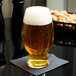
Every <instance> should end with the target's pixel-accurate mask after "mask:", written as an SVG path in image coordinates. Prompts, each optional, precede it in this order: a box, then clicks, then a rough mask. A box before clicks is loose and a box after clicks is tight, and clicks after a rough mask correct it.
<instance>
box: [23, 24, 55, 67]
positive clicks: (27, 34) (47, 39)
mask: <svg viewBox="0 0 76 76" xmlns="http://www.w3.org/2000/svg"><path fill="white" fill-rule="evenodd" d="M53 40H54V31H53V25H52V23H50V24H48V25H43V26H37V25H36V26H35V25H27V24H24V23H23V29H22V41H23V44H24V47H25V49H26V50H27V51H28V52H29V57H28V60H27V65H28V66H29V67H31V68H43V67H45V66H47V65H48V64H49V61H48V57H47V54H46V53H47V51H48V50H49V49H50V48H51V46H52V44H53Z"/></svg>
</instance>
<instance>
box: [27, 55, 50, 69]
mask: <svg viewBox="0 0 76 76" xmlns="http://www.w3.org/2000/svg"><path fill="white" fill-rule="evenodd" d="M48 64H49V62H48V57H47V55H29V57H28V60H27V65H28V66H29V67H30V68H44V67H46V66H47V65H48Z"/></svg>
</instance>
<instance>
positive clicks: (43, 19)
mask: <svg viewBox="0 0 76 76" xmlns="http://www.w3.org/2000/svg"><path fill="white" fill-rule="evenodd" d="M23 22H24V23H25V24H29V25H40V26H41V25H47V24H50V23H52V17H51V14H50V10H49V9H48V8H47V7H43V6H32V7H28V8H26V10H25V14H24V19H23Z"/></svg>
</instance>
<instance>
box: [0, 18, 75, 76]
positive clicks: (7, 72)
mask: <svg viewBox="0 0 76 76" xmlns="http://www.w3.org/2000/svg"><path fill="white" fill-rule="evenodd" d="M10 27H11V19H5V48H4V49H5V50H4V54H5V59H6V65H5V67H0V76H27V75H29V73H27V72H25V71H24V70H22V69H20V68H18V67H16V66H14V65H12V64H11V63H10V60H11V59H12V57H13V51H14V46H13V42H12V38H11V29H10ZM73 42H74V41H73ZM49 53H52V54H55V55H56V56H57V57H60V58H63V59H66V60H68V61H69V64H67V65H64V66H61V67H59V68H57V69H55V70H52V71H49V72H47V73H46V76H76V46H75V43H72V42H71V41H70V43H68V42H65V40H64V41H61V40H60V41H59V40H58V41H57V40H56V41H55V43H54V45H53V46H52V48H51V49H50V50H49Z"/></svg>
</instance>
